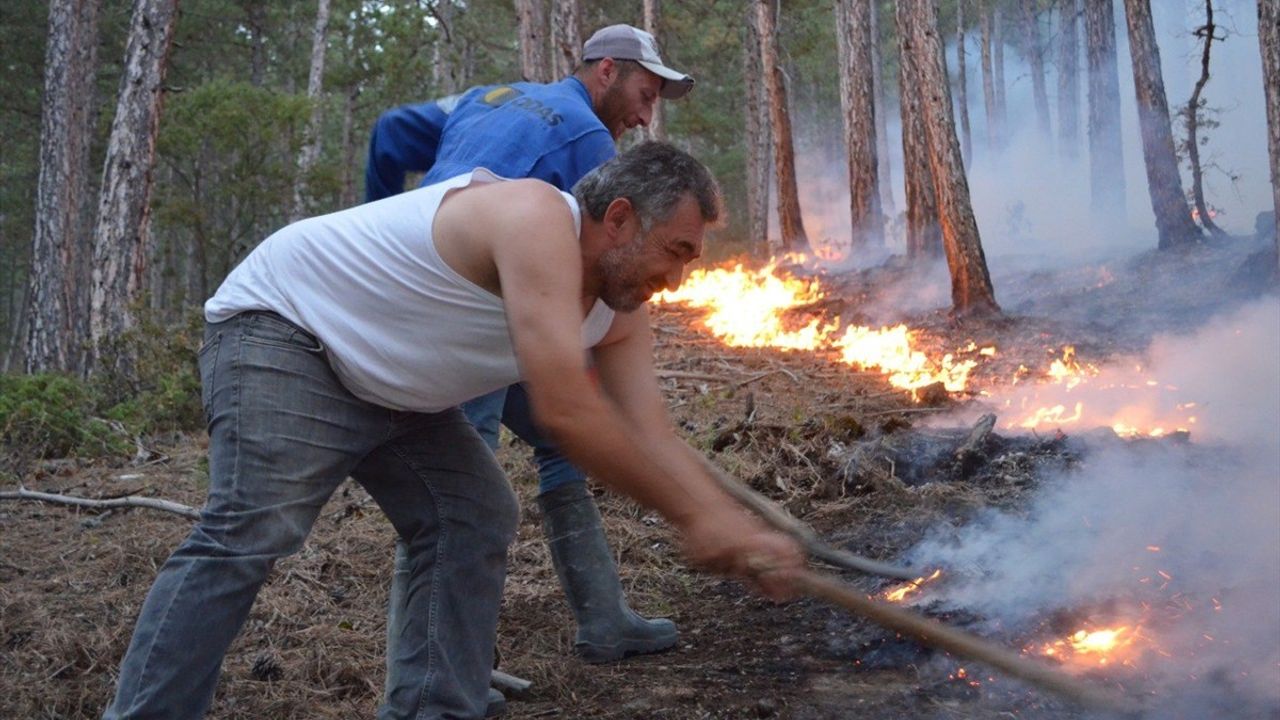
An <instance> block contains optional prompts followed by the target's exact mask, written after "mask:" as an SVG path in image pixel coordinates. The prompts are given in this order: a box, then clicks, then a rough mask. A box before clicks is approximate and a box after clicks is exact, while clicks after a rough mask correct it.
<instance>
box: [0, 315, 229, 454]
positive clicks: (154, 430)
mask: <svg viewBox="0 0 1280 720" xmlns="http://www.w3.org/2000/svg"><path fill="white" fill-rule="evenodd" d="M200 326H201V323H200V318H199V316H198V315H197V314H195V313H192V314H191V316H190V317H189V318H188V319H187V320H186V321H185V322H184V323H183V324H181V325H178V326H164V325H161V324H159V323H156V322H154V321H153V320H150V319H144V320H143V322H142V323H141V324H140V325H139V326H138V327H137V328H135V329H133V330H131V331H129V332H127V333H125V334H124V335H122V336H121V337H120V338H118V339H117V340H115V341H114V342H112V343H111V345H110V346H109V347H108V348H106V352H107V356H108V360H110V356H111V355H113V354H120V355H124V356H127V357H132V358H135V360H134V365H133V367H132V371H131V372H129V373H126V372H124V371H112V372H104V373H102V374H99V375H95V376H93V377H92V378H91V379H89V380H87V381H86V380H82V379H80V378H76V377H71V376H68V375H59V374H38V375H0V445H3V448H4V457H5V458H6V459H5V461H4V462H3V463H0V471H9V472H14V471H17V470H18V469H20V468H22V467H23V466H24V465H25V464H26V463H28V462H30V461H32V460H39V459H44V458H57V457H81V458H101V457H128V456H130V455H132V454H133V452H134V449H135V447H134V442H133V438H135V437H139V436H150V435H155V434H159V433H169V432H181V431H192V430H197V429H199V428H200V427H201V426H202V425H203V422H204V414H203V412H202V410H201V406H200V376H199V370H198V368H197V365H196V351H197V350H198V345H199V338H200V334H199V330H200ZM106 365H108V366H114V363H111V362H110V361H109V362H108V363H106Z"/></svg>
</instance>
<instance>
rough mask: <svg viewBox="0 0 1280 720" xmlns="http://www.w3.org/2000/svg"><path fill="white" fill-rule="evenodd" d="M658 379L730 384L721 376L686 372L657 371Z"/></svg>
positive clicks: (727, 379)
mask: <svg viewBox="0 0 1280 720" xmlns="http://www.w3.org/2000/svg"><path fill="white" fill-rule="evenodd" d="M657 375H658V377H659V378H662V379H664V380H666V379H670V380H706V381H707V382H722V383H727V382H730V380H729V378H726V377H723V376H721V375H711V374H708V373H696V372H687V371H685V370H659V371H658V372H657Z"/></svg>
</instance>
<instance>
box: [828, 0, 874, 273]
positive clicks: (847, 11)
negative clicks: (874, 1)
mask: <svg viewBox="0 0 1280 720" xmlns="http://www.w3.org/2000/svg"><path fill="white" fill-rule="evenodd" d="M871 10H872V9H871V0H836V4H835V14H836V40H837V42H836V44H837V46H838V49H839V64H840V106H841V110H842V111H843V116H844V141H845V152H846V155H847V158H848V161H849V212H850V219H851V225H850V228H851V229H852V233H853V234H852V236H851V237H852V241H851V243H850V245H851V247H852V248H854V249H855V251H856V250H857V249H858V248H865V247H868V246H873V247H878V246H880V245H883V244H884V217H883V215H882V214H881V212H880V185H879V178H878V177H877V172H876V171H877V162H876V120H875V89H874V87H873V86H872V80H871V73H870V72H868V69H869V68H871V67H872V63H871V20H870V15H871Z"/></svg>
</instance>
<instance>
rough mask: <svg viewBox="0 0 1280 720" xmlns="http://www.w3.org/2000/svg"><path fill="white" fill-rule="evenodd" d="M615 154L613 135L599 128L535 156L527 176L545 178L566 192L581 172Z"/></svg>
mask: <svg viewBox="0 0 1280 720" xmlns="http://www.w3.org/2000/svg"><path fill="white" fill-rule="evenodd" d="M617 154H618V148H617V146H616V145H614V144H613V137H611V136H610V135H609V132H608V131H607V130H605V129H603V128H601V129H600V130H598V131H592V132H589V133H587V134H586V135H583V136H582V137H579V138H578V139H576V140H574V141H573V142H570V143H566V144H564V145H562V146H560V147H558V148H556V149H555V150H552V151H551V152H548V153H547V154H545V155H543V156H542V157H540V158H538V161H537V162H536V163H534V165H533V169H532V171H531V172H530V173H529V177H535V178H538V179H539V180H545V181H547V182H549V183H551V184H552V185H555V186H556V187H557V188H560V189H561V190H564V191H566V192H568V191H569V190H572V189H573V186H574V185H575V184H577V182H578V181H579V180H581V179H582V176H584V175H586V174H587V173H589V172H591V171H592V170H595V169H596V168H597V167H599V166H600V165H601V164H603V163H604V162H605V161H606V160H608V159H610V158H612V157H613V156H614V155H617Z"/></svg>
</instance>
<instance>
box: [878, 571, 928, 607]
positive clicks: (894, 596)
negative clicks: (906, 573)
mask: <svg viewBox="0 0 1280 720" xmlns="http://www.w3.org/2000/svg"><path fill="white" fill-rule="evenodd" d="M941 575H942V570H934V571H933V574H932V575H929V576H927V577H918V578H916V579H915V580H911V581H910V582H907V583H905V584H903V585H899V586H898V587H896V588H894V589H892V590H889V591H886V592H885V593H884V594H883V595H882V596H881V597H883V598H884V599H885V600H888V601H889V602H902V601H903V600H905V599H906V598H907V596H908V595H913V594H915V593H917V592H920V588H921V587H922V586H924V585H925V584H926V583H931V582H933V581H934V580H937V579H938V577H939V576H941Z"/></svg>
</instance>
